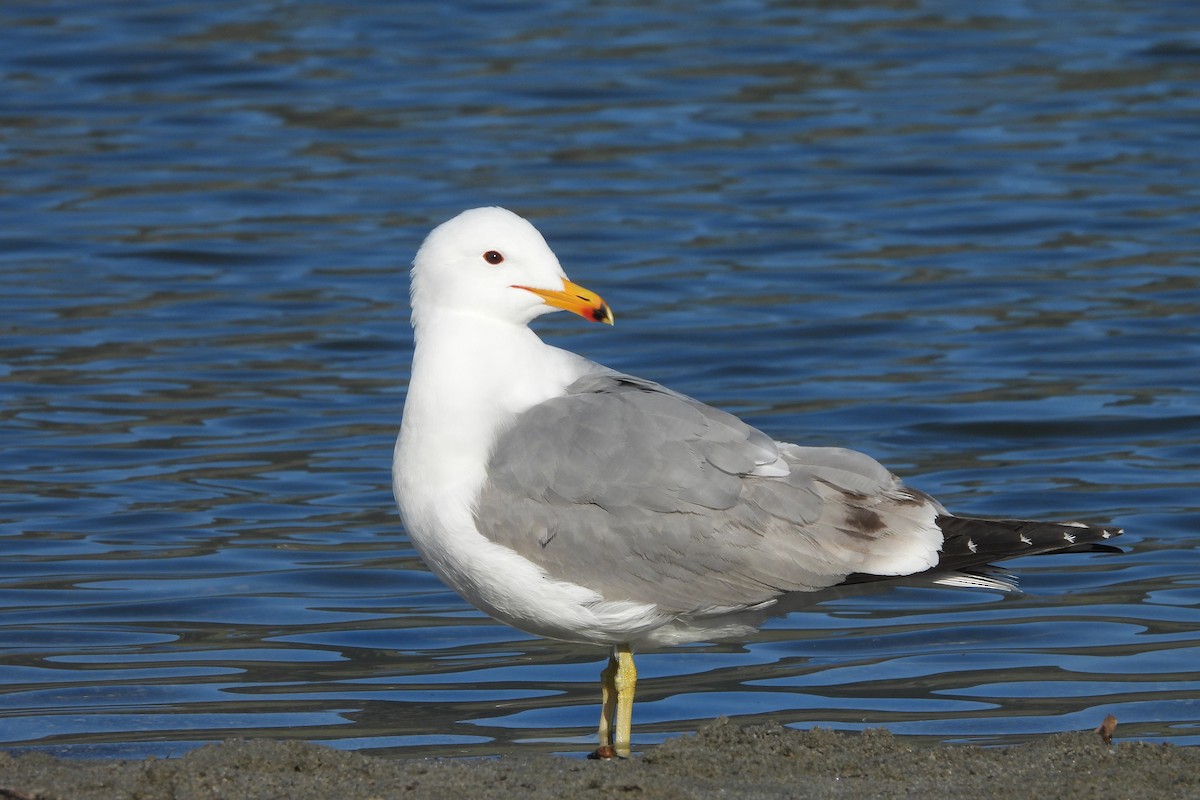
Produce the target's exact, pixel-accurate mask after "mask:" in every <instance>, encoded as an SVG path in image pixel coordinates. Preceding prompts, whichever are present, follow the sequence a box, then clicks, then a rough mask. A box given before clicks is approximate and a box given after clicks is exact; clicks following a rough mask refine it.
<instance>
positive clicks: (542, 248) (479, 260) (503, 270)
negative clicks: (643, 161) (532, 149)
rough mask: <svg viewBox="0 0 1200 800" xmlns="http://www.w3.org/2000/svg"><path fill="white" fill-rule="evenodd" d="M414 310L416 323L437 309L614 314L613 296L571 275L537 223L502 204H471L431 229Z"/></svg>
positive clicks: (511, 317) (525, 316)
mask: <svg viewBox="0 0 1200 800" xmlns="http://www.w3.org/2000/svg"><path fill="white" fill-rule="evenodd" d="M412 309H413V325H414V326H419V325H420V324H421V320H422V319H423V318H424V317H425V316H426V315H427V314H432V313H435V312H438V311H457V312H463V313H468V314H473V315H477V316H485V317H491V318H494V319H497V320H501V321H506V322H513V323H516V324H520V325H525V324H528V323H529V322H530V321H531V320H533V319H534V318H535V317H539V316H541V315H542V314H546V313H549V312H551V311H556V310H558V309H565V310H567V311H571V312H573V313H576V314H578V315H580V316H581V317H583V318H585V319H589V320H593V321H595V322H606V323H608V324H609V325H611V324H612V321H613V317H612V311H611V310H610V309H609V307H608V304H607V303H605V302H604V301H603V300H601V299H600V297H599V296H598V295H596V294H595V293H594V292H591V291H589V290H587V289H584V288H583V287H582V286H578V285H576V284H574V283H571V281H569V280H567V276H566V273H565V272H563V268H562V266H561V265H560V264H559V263H558V258H557V257H556V256H555V255H554V251H552V250H551V249H550V246H549V245H548V244H546V240H545V239H543V238H542V235H541V234H540V233H538V230H537V228H535V227H533V225H531V224H530V223H529V222H528V221H527V220H525V219H523V218H522V217H519V216H517V215H516V214H514V213H512V212H511V211H508V210H506V209H503V208H473V209H471V210H469V211H464V212H462V213H461V214H459V215H458V216H457V217H454V218H453V219H451V220H448V221H446V222H443V223H442V224H441V225H439V226H437V227H436V228H434V229H433V231H431V232H430V234H429V236H427V237H426V238H425V242H424V244H422V245H421V249H420V250H418V251H417V256H416V258H415V259H413V268H412Z"/></svg>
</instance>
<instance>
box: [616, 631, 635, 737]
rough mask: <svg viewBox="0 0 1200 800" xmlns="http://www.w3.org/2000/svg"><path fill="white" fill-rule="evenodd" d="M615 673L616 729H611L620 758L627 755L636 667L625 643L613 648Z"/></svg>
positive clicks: (631, 651)
mask: <svg viewBox="0 0 1200 800" xmlns="http://www.w3.org/2000/svg"><path fill="white" fill-rule="evenodd" d="M613 655H614V656H615V657H616V659H615V660H616V662H617V674H616V675H615V676H614V678H613V688H614V689H615V690H616V695H617V715H616V725H615V728H616V730H615V731H613V742H612V746H613V750H615V751H616V753H617V755H618V756H620V757H621V758H628V756H629V740H630V737H631V735H632V728H633V690H634V687H635V686H637V668H636V667H634V666H633V650H631V649H630V648H629V645H627V644H619V645H617V646H616V647H615V648H613Z"/></svg>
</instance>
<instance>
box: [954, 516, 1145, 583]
mask: <svg viewBox="0 0 1200 800" xmlns="http://www.w3.org/2000/svg"><path fill="white" fill-rule="evenodd" d="M937 525H938V527H939V528H941V529H942V533H943V535H944V536H945V541H944V542H943V544H942V552H941V557H940V559H939V560H938V564H937V566H936V567H934V569H935V570H937V571H938V572H941V571H943V570H960V569H970V568H972V567H981V566H984V565H987V564H991V563H993V562H995V561H1003V560H1004V559H1006V558H1016V557H1017V556H1033V555H1040V554H1042V553H1066V552H1079V551H1097V550H1099V551H1110V552H1111V551H1113V550H1115V549H1116V548H1113V547H1112V546H1111V545H1108V544H1105V542H1107V541H1108V540H1109V539H1112V538H1113V537H1116V536H1120V535H1121V529H1120V528H1114V527H1107V526H1099V525H1086V524H1084V523H1082V522H1037V521H1034V520H1024V519H979V518H975V517H955V516H952V515H950V514H944V515H942V516H940V517H938V518H937Z"/></svg>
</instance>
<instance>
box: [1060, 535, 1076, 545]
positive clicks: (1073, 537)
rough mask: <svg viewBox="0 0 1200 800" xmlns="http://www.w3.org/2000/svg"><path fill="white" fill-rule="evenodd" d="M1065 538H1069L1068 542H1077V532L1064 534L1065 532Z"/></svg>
mask: <svg viewBox="0 0 1200 800" xmlns="http://www.w3.org/2000/svg"><path fill="white" fill-rule="evenodd" d="M1063 538H1064V539H1066V540H1067V541H1068V542H1070V543H1071V544H1075V534H1073V533H1064V534H1063Z"/></svg>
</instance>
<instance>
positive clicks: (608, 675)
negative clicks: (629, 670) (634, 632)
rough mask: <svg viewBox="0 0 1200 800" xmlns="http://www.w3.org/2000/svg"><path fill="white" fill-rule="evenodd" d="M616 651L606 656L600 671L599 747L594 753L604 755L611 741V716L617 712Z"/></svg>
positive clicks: (610, 745)
mask: <svg viewBox="0 0 1200 800" xmlns="http://www.w3.org/2000/svg"><path fill="white" fill-rule="evenodd" d="M616 682H617V652H616V650H614V651H613V652H612V653H611V654H610V655H609V656H608V666H606V667H605V668H604V669H603V670H601V671H600V733H599V738H600V749H599V750H597V751H596V755H604V753H603V751H604V749H605V748H606V747H607V748H611V747H612V743H613V718H614V716H615V715H616V713H617V685H616Z"/></svg>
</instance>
